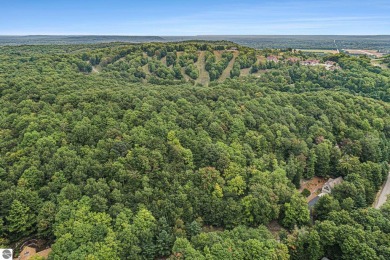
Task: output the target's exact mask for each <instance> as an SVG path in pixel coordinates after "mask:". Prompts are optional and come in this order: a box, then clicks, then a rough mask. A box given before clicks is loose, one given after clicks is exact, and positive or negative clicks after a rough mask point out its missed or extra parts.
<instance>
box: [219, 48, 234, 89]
mask: <svg viewBox="0 0 390 260" xmlns="http://www.w3.org/2000/svg"><path fill="white" fill-rule="evenodd" d="M238 53H239V52H238V51H235V52H233V59H232V60H231V61H230V62H229V64H228V65H227V67H226V69H225V70H224V71H223V72H222V75H221V77H219V79H218V81H219V82H222V81H225V79H227V78H229V77H230V71H231V70H232V69H233V65H234V61H235V60H236V58H237V56H238Z"/></svg>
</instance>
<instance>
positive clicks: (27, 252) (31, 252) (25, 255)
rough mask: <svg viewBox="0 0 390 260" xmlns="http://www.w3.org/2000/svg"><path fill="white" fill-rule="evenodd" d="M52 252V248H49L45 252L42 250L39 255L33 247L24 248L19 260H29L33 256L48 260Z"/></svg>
mask: <svg viewBox="0 0 390 260" xmlns="http://www.w3.org/2000/svg"><path fill="white" fill-rule="evenodd" d="M50 252H51V248H47V249H45V250H42V251H40V252H38V253H37V250H36V249H35V248H33V247H29V246H26V247H24V248H23V250H22V252H20V255H19V257H18V258H16V259H17V260H28V259H30V258H31V257H33V256H40V257H43V258H44V259H47V257H48V256H49V254H50Z"/></svg>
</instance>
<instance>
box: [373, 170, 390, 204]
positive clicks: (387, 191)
mask: <svg viewBox="0 0 390 260" xmlns="http://www.w3.org/2000/svg"><path fill="white" fill-rule="evenodd" d="M387 195H390V173H389V175H388V176H387V181H386V184H385V186H383V189H382V191H381V193H380V194H379V197H378V200H377V201H376V204H375V208H376V209H379V208H380V207H381V206H382V205H383V204H384V203H385V202H386V199H387Z"/></svg>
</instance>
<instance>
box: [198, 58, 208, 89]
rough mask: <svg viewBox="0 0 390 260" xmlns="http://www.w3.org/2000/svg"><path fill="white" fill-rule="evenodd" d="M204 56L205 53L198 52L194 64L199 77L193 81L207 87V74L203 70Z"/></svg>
mask: <svg viewBox="0 0 390 260" xmlns="http://www.w3.org/2000/svg"><path fill="white" fill-rule="evenodd" d="M205 56H206V52H204V51H200V52H199V56H198V61H197V62H196V63H195V65H196V67H197V68H198V70H199V77H198V78H197V80H196V81H195V82H196V83H200V84H202V85H204V86H208V85H209V82H210V77H209V73H208V72H207V71H206V69H205V65H206V63H205Z"/></svg>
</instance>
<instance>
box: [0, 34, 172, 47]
mask: <svg viewBox="0 0 390 260" xmlns="http://www.w3.org/2000/svg"><path fill="white" fill-rule="evenodd" d="M159 41H164V39H163V38H161V37H159V36H110V35H86V36H84V35H27V36H0V45H41V44H94V43H108V42H130V43H141V42H159Z"/></svg>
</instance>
